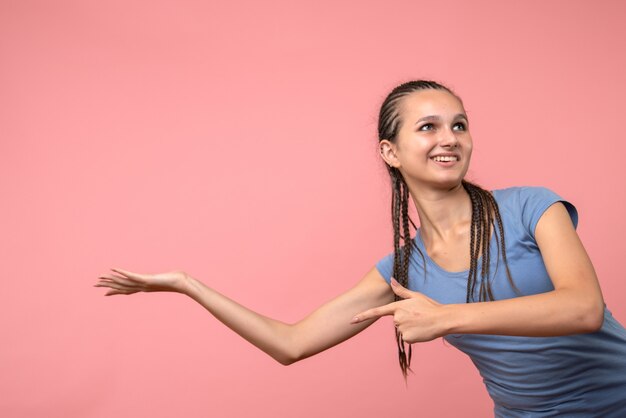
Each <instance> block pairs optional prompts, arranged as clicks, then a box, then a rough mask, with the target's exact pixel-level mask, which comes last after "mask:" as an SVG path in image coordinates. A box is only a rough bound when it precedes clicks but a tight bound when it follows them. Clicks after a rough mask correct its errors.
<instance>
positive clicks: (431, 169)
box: [381, 89, 472, 189]
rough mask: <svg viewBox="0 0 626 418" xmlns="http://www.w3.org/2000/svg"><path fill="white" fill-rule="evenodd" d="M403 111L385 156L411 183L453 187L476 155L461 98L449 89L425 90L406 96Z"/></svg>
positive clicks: (422, 185) (400, 106) (401, 103)
mask: <svg viewBox="0 0 626 418" xmlns="http://www.w3.org/2000/svg"><path fill="white" fill-rule="evenodd" d="M399 112H400V118H401V121H402V126H401V127H400V128H399V131H398V135H397V137H396V141H395V142H394V143H391V142H388V141H387V142H388V145H387V146H386V147H387V148H388V150H387V151H385V150H384V148H383V157H388V158H385V160H386V161H387V162H388V163H391V165H393V166H395V167H397V168H398V169H399V170H400V172H401V173H402V175H403V176H404V179H405V181H406V182H407V183H408V184H409V186H411V185H412V186H417V187H434V188H438V189H450V188H453V187H455V186H457V185H458V184H460V182H461V180H462V179H463V177H464V176H465V173H467V169H468V168H469V162H470V157H471V155H472V137H471V135H470V133H469V127H468V120H467V116H466V115H465V109H463V105H462V104H461V102H460V101H459V100H458V99H457V98H456V97H454V96H453V95H452V94H450V93H448V92H446V91H445V90H434V89H429V90H422V91H418V92H414V93H411V94H409V95H408V96H406V97H405V98H404V99H403V100H402V101H401V102H400V104H399ZM382 142H384V141H381V146H383V147H385V146H384V145H382ZM390 151H391V152H390Z"/></svg>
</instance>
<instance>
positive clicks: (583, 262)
mask: <svg viewBox="0 0 626 418" xmlns="http://www.w3.org/2000/svg"><path fill="white" fill-rule="evenodd" d="M535 239H536V241H537V245H538V246H539V250H540V251H541V255H542V257H543V261H544V264H545V266H546V270H547V272H548V275H549V276H550V278H551V280H552V283H553V285H554V290H552V291H550V292H546V293H541V294H536V295H530V296H521V297H516V298H512V299H506V300H498V301H492V302H476V303H464V304H449V305H442V304H439V303H437V302H435V301H434V300H432V299H430V298H428V297H427V296H425V295H423V294H421V293H419V292H413V291H410V290H407V289H405V288H404V287H402V286H400V285H399V284H394V285H393V286H392V288H393V289H394V292H396V294H398V295H400V296H401V297H403V298H405V299H404V300H401V301H398V302H393V303H391V304H389V305H385V306H381V307H378V308H374V309H370V310H368V311H365V312H362V313H360V314H358V315H357V316H355V318H354V319H353V323H357V322H361V321H363V320H365V319H370V318H374V317H379V316H383V315H393V316H394V322H395V324H396V326H397V327H398V329H399V330H400V332H401V333H402V336H403V338H404V340H405V341H406V342H410V343H413V342H419V341H429V340H432V339H434V338H437V337H440V336H443V335H447V334H499V335H521V336H533V337H545V336H556V335H566V334H577V333H588V332H595V331H597V330H598V329H600V327H601V326H602V322H603V319H604V300H603V298H602V292H601V290H600V285H599V283H598V278H597V276H596V273H595V270H594V268H593V265H592V263H591V260H590V259H589V256H588V255H587V252H586V251H585V248H584V246H583V244H582V242H581V241H580V238H579V237H578V234H577V233H576V230H575V229H574V225H573V224H572V221H571V218H570V216H569V214H568V212H567V209H566V208H565V206H564V205H563V203H561V202H556V203H555V204H553V205H551V206H550V207H549V208H548V209H547V210H546V211H545V212H544V213H543V215H542V216H541V218H540V219H539V221H538V223H537V226H536V229H535Z"/></svg>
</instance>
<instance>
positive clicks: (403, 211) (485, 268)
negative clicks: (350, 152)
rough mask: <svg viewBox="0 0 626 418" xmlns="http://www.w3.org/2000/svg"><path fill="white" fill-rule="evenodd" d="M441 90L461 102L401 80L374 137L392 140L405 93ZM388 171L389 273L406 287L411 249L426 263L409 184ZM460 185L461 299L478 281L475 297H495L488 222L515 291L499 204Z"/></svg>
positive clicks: (406, 353) (402, 356)
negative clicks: (467, 207) (466, 222)
mask: <svg viewBox="0 0 626 418" xmlns="http://www.w3.org/2000/svg"><path fill="white" fill-rule="evenodd" d="M428 89H435V90H443V91H446V92H448V93H450V94H451V95H453V96H454V97H456V98H457V99H458V100H459V102H461V103H463V102H462V101H461V99H460V98H459V97H458V96H457V95H456V94H454V93H453V92H452V90H450V89H449V88H447V87H445V86H443V85H442V84H439V83H437V82H435V81H428V80H414V81H409V82H406V83H403V84H400V85H399V86H397V87H396V88H394V89H393V90H392V91H391V93H389V95H388V96H387V98H386V99H385V100H384V102H383V104H382V106H381V108H380V114H379V119H378V140H379V141H382V140H383V139H387V140H389V141H391V142H394V141H395V140H396V136H397V134H398V131H399V128H400V126H401V124H402V121H401V119H400V111H399V107H400V106H399V105H400V103H401V101H402V99H403V98H404V97H406V96H407V95H409V94H410V93H413V92H416V91H420V90H428ZM387 170H388V171H389V176H390V178H391V188H392V197H391V220H392V224H393V250H394V259H393V277H394V278H395V279H396V280H397V281H398V282H399V283H400V284H401V285H402V286H404V287H408V281H409V262H410V260H411V256H412V254H413V251H414V250H417V251H418V253H419V254H420V256H421V257H422V260H423V261H424V263H423V264H422V265H423V266H424V275H425V274H426V262H425V257H424V254H423V253H422V251H421V250H420V249H419V248H418V247H417V246H416V245H415V242H414V241H413V239H412V238H411V226H412V227H413V229H417V228H416V226H415V223H414V222H413V220H412V219H411V218H410V216H409V214H408V209H409V187H408V185H407V183H406V181H405V180H404V178H403V177H402V174H401V173H400V171H399V170H398V169H397V168H395V167H391V166H387ZM461 184H462V186H463V188H464V189H465V190H466V191H467V193H468V195H469V197H470V201H471V204H472V220H471V229H470V258H471V261H470V269H469V274H468V278H467V295H466V302H467V303H469V302H471V301H475V300H474V295H475V289H476V285H477V283H479V288H478V295H479V298H478V301H490V300H494V296H493V292H492V289H491V284H490V283H489V265H490V254H489V252H490V251H489V239H490V237H491V231H492V225H494V220H495V224H496V225H497V228H498V232H499V235H498V234H494V235H495V239H496V243H497V248H498V249H499V250H498V251H499V253H500V254H502V260H503V261H504V265H505V268H506V274H507V277H508V280H509V283H510V284H511V286H512V287H513V289H514V290H515V291H516V292H519V291H518V289H517V287H516V286H515V283H513V278H512V276H511V272H510V271H509V266H508V263H507V261H506V249H505V245H504V229H503V227H502V219H501V217H500V210H499V208H498V204H497V202H496V201H495V199H494V197H493V195H492V194H491V193H489V192H488V191H487V190H484V189H482V188H481V187H480V186H478V185H477V184H474V183H470V182H469V181H466V180H461ZM480 254H482V268H481V271H480V277H478V271H477V269H478V258H479V255H480ZM399 299H400V298H399V296H397V295H396V296H395V300H396V301H397V300H399ZM394 329H395V338H396V343H397V346H398V360H399V363H400V369H401V370H402V375H403V376H404V378H405V379H406V378H407V374H408V371H409V370H411V369H410V365H411V355H412V348H411V345H410V344H409V346H408V350H407V348H406V343H405V341H404V340H403V338H402V334H401V333H400V331H398V329H397V328H394Z"/></svg>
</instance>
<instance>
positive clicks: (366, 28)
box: [0, 0, 626, 418]
mask: <svg viewBox="0 0 626 418" xmlns="http://www.w3.org/2000/svg"><path fill="white" fill-rule="evenodd" d="M625 13H626V3H624V2H622V1H601V2H598V1H547V2H546V1H525V2H500V1H492V2H485V1H473V2H465V1H442V2H432V1H431V2H419V1H414V0H412V1H391V2H384V3H383V2H363V1H349V2H334V1H324V2H319V1H315V2H312V1H307V2H292V1H264V2H255V1H246V2H242V1H236V2H202V1H191V0H186V1H132V2H128V1H121V0H117V1H107V2H100V1H56V2H48V1H17V0H15V1H8V0H3V1H1V2H0V191H1V193H2V204H1V206H0V214H1V216H0V230H1V231H2V235H3V239H2V240H1V241H0V257H1V266H2V289H1V290H0V309H1V312H0V330H2V337H3V338H2V344H0V394H1V396H0V415H1V416H3V417H42V416H45V417H49V418H54V417H64V418H72V417H154V418H158V417H172V416H175V415H177V416H182V417H208V416H216V417H247V416H256V417H273V416H297V417H320V416H330V417H345V416H360V417H380V416H390V415H391V414H394V415H398V416H400V415H402V416H424V417H429V416H439V417H456V416H490V415H491V414H492V403H491V400H490V399H489V398H488V396H487V394H486V391H485V389H484V386H483V384H482V381H481V379H480V377H479V375H478V373H477V372H476V371H475V369H474V368H473V365H472V364H471V361H470V360H469V359H468V358H467V357H466V356H465V355H463V354H462V353H459V352H457V351H456V350H455V349H454V348H452V347H449V346H447V345H446V344H444V343H443V342H442V340H441V339H439V340H436V341H433V342H430V343H426V344H421V345H417V346H415V360H414V366H413V368H414V370H415V372H416V373H415V374H414V375H413V376H412V377H411V378H410V381H409V384H408V387H405V385H404V382H403V380H402V377H401V374H400V370H399V368H398V366H397V360H396V347H395V344H394V341H393V328H392V325H391V322H390V320H389V318H384V319H382V320H381V321H379V322H377V323H376V324H374V325H373V326H372V327H371V328H369V329H368V330H367V331H365V332H364V333H362V334H360V335H358V336H357V337H355V338H354V339H352V340H350V341H348V342H346V343H344V344H342V345H340V346H338V347H336V348H334V349H332V350H330V351H327V352H325V353H322V354H321V355H319V356H316V357H313V358H309V359H307V360H304V361H302V362H300V363H297V364H294V365H292V366H289V367H284V366H281V365H279V364H278V363H276V362H274V361H273V360H272V359H271V358H269V357H268V356H267V355H265V354H264V353H262V352H260V351H258V350H257V349H256V348H254V347H253V346H252V345H250V344H249V343H247V342H246V341H244V340H242V339H240V338H239V337H238V336H237V335H235V334H234V333H232V332H231V331H230V330H228V329H227V328H226V327H224V326H223V325H222V324H220V323H219V322H217V321H216V320H215V319H213V318H212V317H211V316H210V315H209V314H208V313H206V312H205V311H204V309H203V308H201V307H200V306H199V305H197V304H195V303H194V302H193V301H191V300H190V299H187V298H185V297H183V296H180V295H175V294H140V295H134V296H130V297H123V296H120V297H112V298H105V297H104V296H103V294H104V293H105V291H104V290H103V289H98V288H93V287H92V285H93V284H94V283H95V282H96V277H97V276H98V275H100V274H103V273H107V272H108V268H109V267H120V268H125V269H128V270H132V271H138V272H146V273H155V272H160V271H167V270H171V269H182V270H185V271H187V272H188V273H190V274H191V275H193V276H194V277H197V278H199V279H201V280H203V281H204V282H205V283H207V284H209V285H210V286H212V287H214V288H216V289H217V290H219V291H221V292H223V293H225V294H227V295H229V296H231V297H232V298H234V299H236V300H237V301H239V302H241V303H243V304H244V305H247V306H249V307H250V308H252V309H254V310H256V311H258V312H261V313H263V314H266V315H269V316H272V317H275V318H279V319H282V320H285V321H296V320H298V319H299V318H301V317H302V316H304V315H306V314H307V313H308V312H310V311H311V310H312V309H314V308H315V307H316V306H318V305H319V304H321V303H322V302H324V301H326V300H328V299H330V298H331V297H333V296H335V295H336V294H338V293H340V292H343V291H344V290H346V289H347V288H349V287H350V286H352V285H353V284H354V283H355V282H356V281H357V280H358V279H360V278H361V277H362V276H363V275H364V274H365V273H366V272H367V271H368V270H369V269H370V268H371V267H372V266H373V265H374V263H375V262H376V261H377V260H379V259H380V258H381V257H383V256H384V255H386V254H387V253H389V252H390V251H391V249H392V247H391V232H390V221H389V214H388V208H389V191H388V184H387V182H388V179H387V174H386V172H385V170H384V168H383V165H382V164H381V163H380V161H379V159H378V155H377V153H376V123H377V122H376V121H377V112H378V108H379V106H380V103H381V102H382V100H383V98H384V96H385V95H386V94H387V93H388V91H389V90H390V89H391V88H393V87H394V86H395V85H396V84H398V83H400V82H403V81H406V80H408V79H413V78H420V77H421V78H434V79H436V80H439V81H442V82H444V83H447V84H448V85H450V86H451V87H452V88H453V89H455V90H456V91H457V93H458V94H459V95H460V96H461V97H462V98H463V99H464V101H465V104H466V107H467V112H468V114H469V117H470V120H471V125H472V133H473V137H474V142H475V143H474V147H475V148H474V157H473V158H474V160H473V163H472V167H471V168H470V172H469V179H470V180H473V181H476V182H478V183H480V184H482V185H483V186H484V187H487V188H491V189H493V188H499V187H507V186H512V185H543V186H547V187H550V188H552V189H553V190H555V191H556V192H557V193H559V194H560V195H562V196H563V197H564V198H566V199H568V200H570V201H571V202H573V203H574V204H575V205H576V206H577V208H578V210H579V214H580V224H579V228H578V231H579V233H580V236H581V237H582V239H583V242H584V243H585V246H586V248H587V250H588V252H589V254H590V256H591V258H592V260H593V262H594V265H595V268H596V271H597V273H598V276H599V278H600V282H601V285H602V288H603V291H604V296H605V299H606V302H607V305H608V307H609V308H610V309H611V310H612V311H613V313H614V315H615V316H616V317H617V318H618V320H619V321H621V322H622V323H623V324H624V323H626V303H625V301H626V296H625V295H626V292H625V290H626V285H625V284H624V283H625V278H626V274H625V273H624V269H623V267H622V265H621V263H622V262H623V260H624V254H625V248H626V245H625V244H624V239H623V238H624V236H626V223H625V221H624V213H625V212H626V188H625V187H624V179H625V178H626V176H625V174H626V168H625V164H624V161H623V158H624V156H625V155H626V146H625V145H624V144H625V143H626V136H625V131H624V97H626V81H625V80H624V74H626V68H625V67H626V65H625V63H626V58H625V55H624V50H625V48H626V27H625V26H624V25H623V18H624V16H625Z"/></svg>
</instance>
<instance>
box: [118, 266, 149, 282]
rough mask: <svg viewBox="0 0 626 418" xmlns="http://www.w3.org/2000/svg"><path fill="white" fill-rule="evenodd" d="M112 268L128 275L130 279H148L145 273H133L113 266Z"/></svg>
mask: <svg viewBox="0 0 626 418" xmlns="http://www.w3.org/2000/svg"><path fill="white" fill-rule="evenodd" d="M111 270H113V271H114V272H116V273H119V274H121V275H123V276H125V277H127V278H128V279H130V280H135V281H144V280H145V279H146V277H145V275H143V274H139V273H133V272H131V271H128V270H122V269H119V268H111Z"/></svg>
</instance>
